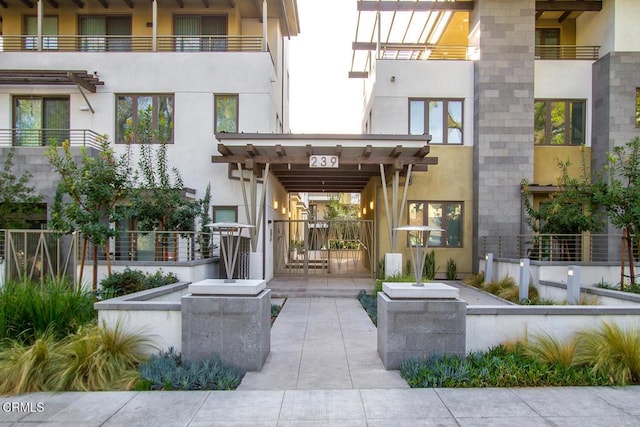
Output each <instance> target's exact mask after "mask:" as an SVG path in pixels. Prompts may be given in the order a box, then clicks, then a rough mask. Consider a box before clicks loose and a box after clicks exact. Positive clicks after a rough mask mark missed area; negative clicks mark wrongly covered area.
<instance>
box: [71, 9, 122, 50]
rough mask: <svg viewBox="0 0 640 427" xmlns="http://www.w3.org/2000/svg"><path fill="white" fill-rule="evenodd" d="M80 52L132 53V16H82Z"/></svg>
mask: <svg viewBox="0 0 640 427" xmlns="http://www.w3.org/2000/svg"><path fill="white" fill-rule="evenodd" d="M79 29H80V36H82V37H81V39H80V50H81V51H83V52H104V51H124V52H126V51H130V50H131V16H81V17H80V25H79Z"/></svg>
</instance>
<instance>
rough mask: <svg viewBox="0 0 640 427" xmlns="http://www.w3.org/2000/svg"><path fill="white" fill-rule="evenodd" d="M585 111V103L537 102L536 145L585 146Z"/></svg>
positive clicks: (535, 109)
mask: <svg viewBox="0 0 640 427" xmlns="http://www.w3.org/2000/svg"><path fill="white" fill-rule="evenodd" d="M585 110H586V108H585V101H566V100H545V101H543V100H537V101H536V102H535V106H534V141H535V143H536V145H581V144H584V142H585V129H586V123H585V121H586V117H585Z"/></svg>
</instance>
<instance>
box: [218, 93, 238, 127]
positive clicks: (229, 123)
mask: <svg viewBox="0 0 640 427" xmlns="http://www.w3.org/2000/svg"><path fill="white" fill-rule="evenodd" d="M214 114H215V116H216V117H215V120H216V129H215V132H216V133H222V132H224V133H237V132H238V95H215V112H214Z"/></svg>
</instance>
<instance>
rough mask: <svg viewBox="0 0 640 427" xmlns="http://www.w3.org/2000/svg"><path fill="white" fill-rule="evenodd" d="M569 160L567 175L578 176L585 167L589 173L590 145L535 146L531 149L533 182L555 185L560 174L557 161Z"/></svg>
mask: <svg viewBox="0 0 640 427" xmlns="http://www.w3.org/2000/svg"><path fill="white" fill-rule="evenodd" d="M567 161H569V163H570V165H569V175H570V176H572V177H574V178H578V177H580V176H581V175H582V173H583V169H584V167H586V172H587V176H588V175H589V173H590V167H589V165H590V164H591V147H583V146H537V147H535V148H534V150H533V184H538V185H557V184H558V177H559V176H560V168H559V167H558V162H567Z"/></svg>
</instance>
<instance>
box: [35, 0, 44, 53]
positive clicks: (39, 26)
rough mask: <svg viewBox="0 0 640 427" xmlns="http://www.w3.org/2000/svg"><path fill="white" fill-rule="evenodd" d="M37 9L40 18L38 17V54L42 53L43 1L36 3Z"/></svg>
mask: <svg viewBox="0 0 640 427" xmlns="http://www.w3.org/2000/svg"><path fill="white" fill-rule="evenodd" d="M36 5H37V6H36V7H37V8H38V10H37V13H38V16H37V17H36V27H38V28H37V30H36V31H37V35H36V50H37V51H38V52H40V51H41V50H42V21H43V18H42V0H38V2H37V3H36Z"/></svg>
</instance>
